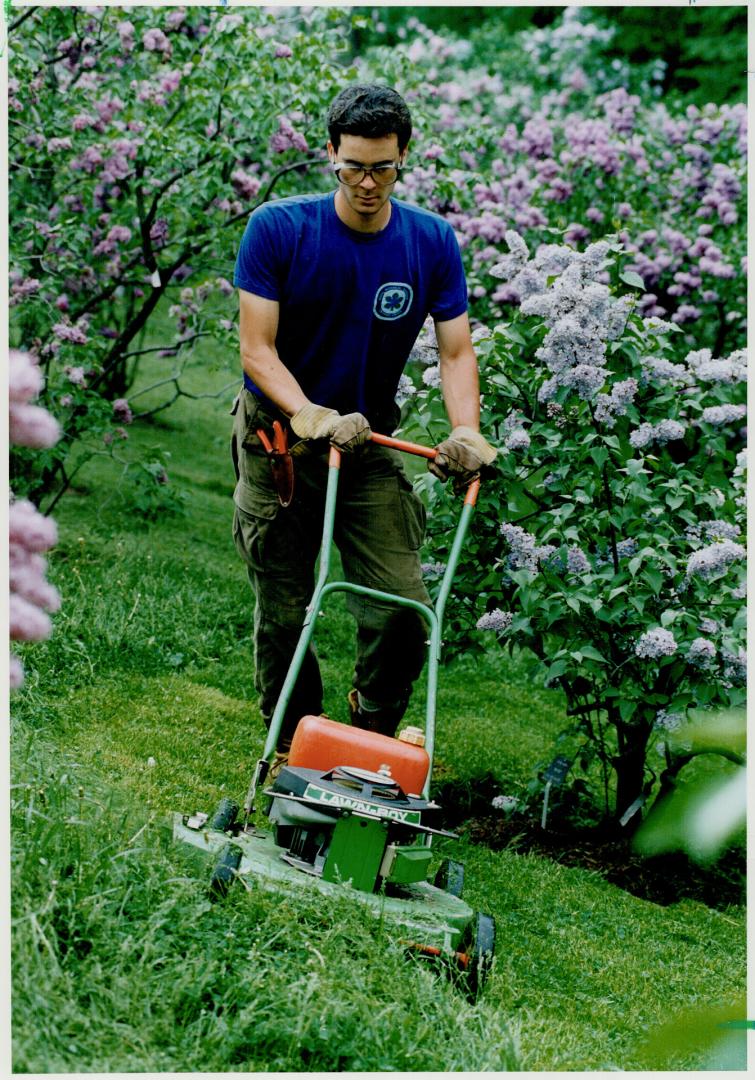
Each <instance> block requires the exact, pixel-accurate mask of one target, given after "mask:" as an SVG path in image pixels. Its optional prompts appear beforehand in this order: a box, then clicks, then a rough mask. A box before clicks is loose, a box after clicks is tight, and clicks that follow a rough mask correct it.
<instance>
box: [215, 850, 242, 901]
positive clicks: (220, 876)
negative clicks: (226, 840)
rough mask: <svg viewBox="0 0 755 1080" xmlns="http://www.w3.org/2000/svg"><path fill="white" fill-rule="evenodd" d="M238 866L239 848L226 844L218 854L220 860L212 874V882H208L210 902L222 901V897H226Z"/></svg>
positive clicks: (239, 858) (239, 862) (239, 860)
mask: <svg viewBox="0 0 755 1080" xmlns="http://www.w3.org/2000/svg"><path fill="white" fill-rule="evenodd" d="M240 864H241V848H240V847H237V846H236V845H235V844H226V846H225V847H224V848H223V850H222V851H221V852H220V858H219V859H218V861H217V863H216V864H215V869H214V870H213V872H212V880H211V881H210V899H211V900H222V899H223V897H224V896H227V894H228V890H229V889H230V887H231V885H232V884H233V880H234V878H235V877H236V871H237V870H238V868H239V866H240Z"/></svg>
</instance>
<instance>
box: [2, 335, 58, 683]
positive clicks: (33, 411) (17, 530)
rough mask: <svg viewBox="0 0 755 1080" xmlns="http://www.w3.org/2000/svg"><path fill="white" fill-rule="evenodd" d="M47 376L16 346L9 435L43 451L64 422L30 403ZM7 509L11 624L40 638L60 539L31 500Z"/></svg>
mask: <svg viewBox="0 0 755 1080" xmlns="http://www.w3.org/2000/svg"><path fill="white" fill-rule="evenodd" d="M42 381H43V380H42V374H41V372H40V370H39V367H38V366H37V362H36V360H35V358H34V357H33V356H31V355H30V354H29V353H24V352H18V351H17V350H15V349H11V351H10V354H9V357H8V402H9V406H8V407H9V433H10V441H11V443H15V444H16V445H18V446H29V447H33V448H35V449H40V450H41V449H44V448H46V447H49V446H54V445H55V443H56V442H57V441H58V439H59V438H60V426H59V424H58V422H57V420H55V418H54V417H52V416H51V415H50V414H49V413H48V411H47V410H46V409H43V408H41V407H40V406H38V405H30V404H29V401H30V399H31V398H34V397H36V396H37V394H38V393H39V392H40V390H41V389H42ZM11 500H12V501H11V506H10V510H9V513H8V556H9V586H10V598H9V605H8V606H9V616H10V618H9V623H10V637H11V640H12V641H41V640H43V639H44V638H46V637H49V636H50V634H51V633H52V623H51V622H50V617H49V615H48V614H47V612H48V611H57V610H58V608H59V607H60V596H59V595H58V592H57V589H55V588H54V587H53V586H52V585H50V584H49V582H47V581H46V580H45V571H46V569H47V564H46V562H45V560H44V558H43V557H42V554H41V552H43V551H47V549H48V548H50V547H52V546H53V544H55V543H56V541H57V529H56V527H55V522H54V521H52V520H51V519H50V518H47V517H45V516H44V515H43V514H40V513H39V511H38V510H37V509H36V508H35V507H34V506H33V505H32V503H30V502H29V501H28V500H27V499H19V500H16V499H15V498H14V497H13V495H11ZM23 681H24V669H23V666H22V664H21V661H20V660H19V659H18V657H17V656H14V655H13V653H11V657H10V685H11V689H16V688H17V687H19V686H21V684H22V683H23Z"/></svg>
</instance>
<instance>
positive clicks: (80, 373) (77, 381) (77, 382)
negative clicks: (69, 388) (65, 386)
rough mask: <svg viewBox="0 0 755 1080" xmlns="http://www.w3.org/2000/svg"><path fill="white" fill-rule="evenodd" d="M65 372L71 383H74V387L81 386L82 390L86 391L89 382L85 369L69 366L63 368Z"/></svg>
mask: <svg viewBox="0 0 755 1080" xmlns="http://www.w3.org/2000/svg"><path fill="white" fill-rule="evenodd" d="M63 372H64V374H65V376H66V378H67V379H68V381H69V382H70V383H73V385H74V386H80V387H81V388H82V390H86V387H87V381H86V378H85V373H84V368H83V367H71V365H70V364H69V365H67V366H66V367H64V368H63Z"/></svg>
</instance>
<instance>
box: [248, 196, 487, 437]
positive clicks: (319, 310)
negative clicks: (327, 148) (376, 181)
mask: <svg viewBox="0 0 755 1080" xmlns="http://www.w3.org/2000/svg"><path fill="white" fill-rule="evenodd" d="M334 198H335V196H334V194H333V193H330V194H327V195H304V196H295V197H293V198H288V199H281V200H279V201H276V202H271V203H264V204H263V205H262V206H260V207H258V208H257V209H256V210H255V211H254V212H253V213H252V215H251V217H250V218H249V221H248V223H247V226H246V230H245V232H244V237H243V239H242V241H241V247H240V248H239V253H238V258H237V260H236V270H235V274H234V284H235V285H236V286H237V287H238V288H240V289H244V290H245V291H246V292H250V293H254V294H256V295H257V296H262V297H264V298H265V299H267V300H277V301H278V303H279V304H280V318H279V322H278V334H277V337H276V341H275V345H276V349H277V351H278V355H279V357H280V359H281V360H282V361H283V363H284V364H285V365H286V367H287V368H288V369H289V371H291V372H292V374H293V375H295V377H296V379H297V381H298V382H299V384H300V386H301V387H302V389H303V390H304V392H305V394H306V395H307V396H308V397H309V398H310V400H311V401H314V402H316V403H317V404H318V405H326V406H329V407H330V408H333V409H337V410H338V412H341V413H345V412H354V411H357V412H361V413H364V415H365V416H367V418H368V419H369V420H370V422H371V423H376V422H381V421H382V422H383V423H385V421H386V418H387V417H389V416H391V415H393V413H394V409H395V407H394V404H393V402H394V398H395V395H396V389H397V386H398V381H399V377H400V375H401V372H402V371H403V369H404V365H405V364H406V360H407V358H408V356H409V353H410V352H411V350H412V347H413V345H414V342H415V341H416V338H417V335H418V333H419V331H420V329H421V327H422V324H423V323H424V321H425V319H426V318H427V316H428V314H429V315H432V316H433V318H435V319H437V320H440V321H445V320H448V319H454V318H456V317H457V316H458V315H461V314H463V313H464V312H465V311H466V310H467V286H466V281H465V278H464V270H463V268H462V263H461V254H460V252H459V246H458V244H457V242H456V237H455V236H454V233H453V230H452V228H451V226H450V225H449V224H448V222H446V221H444V220H443V218H441V217H439V216H438V215H437V214H433V213H431V212H430V211H427V210H421V209H419V208H418V207H415V206H411V205H409V204H407V203H403V202H399V201H397V200H396V199H391V216H390V220H389V222H388V224H387V225H386V227H385V228H384V229H382V230H381V231H380V232H377V233H361V232H356V231H355V230H353V229H350V228H349V227H348V226H347V225H345V224H344V223H343V222H342V221H341V219H340V218H339V217H338V214H337V213H336V210H335V205H334ZM245 382H246V385H247V386H248V388H249V389H250V390H252V391H253V392H255V393H257V394H258V395H259V396H261V397H264V395H263V394H262V393H261V391H260V390H258V389H257V387H255V386H254V384H253V383H252V382H251V380H249V378H248V377H246V378H245Z"/></svg>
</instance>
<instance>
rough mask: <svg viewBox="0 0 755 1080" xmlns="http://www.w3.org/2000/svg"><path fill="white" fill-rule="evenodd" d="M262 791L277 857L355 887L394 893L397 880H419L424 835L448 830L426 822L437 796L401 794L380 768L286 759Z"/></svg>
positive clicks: (425, 854) (426, 855) (424, 865)
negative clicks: (323, 766)
mask: <svg viewBox="0 0 755 1080" xmlns="http://www.w3.org/2000/svg"><path fill="white" fill-rule="evenodd" d="M263 794H264V795H266V796H267V797H268V798H269V799H270V800H271V804H270V808H269V811H268V814H269V817H270V820H271V821H272V822H273V823H274V826H275V842H276V844H277V845H278V847H279V848H282V849H283V853H282V854H281V858H282V859H283V860H284V861H285V862H287V863H289V864H290V865H292V866H294V867H296V868H297V869H299V870H303V871H304V872H306V873H308V874H313V875H315V876H317V877H320V878H322V879H323V880H324V881H330V882H339V883H341V884H346V883H350V884H351V886H352V888H354V889H358V890H360V891H361V892H368V893H373V892H377V891H378V890H381V889H383V888H384V889H385V892H386V893H388V894H389V895H390V894H391V893H393V894H394V895H399V894H400V893H401V889H402V886H406V885H412V884H414V883H416V882H420V881H425V880H426V879H427V876H428V872H429V869H430V860H431V858H432V852H431V850H430V847H429V846H428V845H427V843H426V838H427V837H428V836H429V835H430V834H435V835H442V836H453V835H454V834H453V833H449V832H445V831H444V830H441V829H434V828H432V827H431V826H430V825H429V824H428V821H432V819H433V816H434V814H435V813H437V811H438V810H439V807H438V805H437V803H433V802H428V801H427V800H426V799H422V798H420V797H419V796H417V795H407V794H405V792H404V791H403V790H402V788H401V787H400V786H399V784H398V782H397V781H396V780H394V779H393V778H392V777H391V775H390V770H389V769H388V768H384V769H381V770H380V771H379V772H373V771H371V770H369V769H362V768H357V767H356V766H345V765H342V766H337V767H335V768H331V769H329V770H327V771H325V772H322V771H320V770H318V769H310V768H303V767H295V766H291V765H289V766H287V767H285V768H283V769H282V770H281V772H280V775H279V776H278V777H277V778H276V780H275V783H274V784H273V785H272V786H271V787H269V788H267V790H266V791H265V792H264V793H263Z"/></svg>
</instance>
